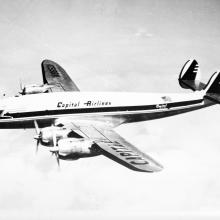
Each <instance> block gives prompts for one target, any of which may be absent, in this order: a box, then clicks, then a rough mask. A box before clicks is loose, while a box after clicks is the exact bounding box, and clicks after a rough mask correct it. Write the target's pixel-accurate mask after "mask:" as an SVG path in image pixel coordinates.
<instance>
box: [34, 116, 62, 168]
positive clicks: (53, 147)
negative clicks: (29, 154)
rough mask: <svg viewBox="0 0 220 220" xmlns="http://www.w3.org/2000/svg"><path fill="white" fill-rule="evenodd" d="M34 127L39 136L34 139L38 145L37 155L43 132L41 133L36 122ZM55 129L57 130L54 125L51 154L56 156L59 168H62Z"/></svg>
mask: <svg viewBox="0 0 220 220" xmlns="http://www.w3.org/2000/svg"><path fill="white" fill-rule="evenodd" d="M34 127H35V131H36V134H37V135H35V136H34V139H36V140H37V144H36V153H37V152H38V148H39V144H40V141H41V139H42V132H41V130H40V128H39V126H38V123H37V121H36V120H34ZM54 128H55V126H54V125H52V126H51V130H52V143H53V146H52V147H50V152H51V153H52V155H55V156H56V161H57V164H58V168H60V160H59V147H58V146H57V137H56V131H55V129H54Z"/></svg>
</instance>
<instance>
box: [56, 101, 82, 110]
mask: <svg viewBox="0 0 220 220" xmlns="http://www.w3.org/2000/svg"><path fill="white" fill-rule="evenodd" d="M79 104H80V102H69V103H64V102H58V103H57V107H58V108H65V109H66V108H76V107H79Z"/></svg>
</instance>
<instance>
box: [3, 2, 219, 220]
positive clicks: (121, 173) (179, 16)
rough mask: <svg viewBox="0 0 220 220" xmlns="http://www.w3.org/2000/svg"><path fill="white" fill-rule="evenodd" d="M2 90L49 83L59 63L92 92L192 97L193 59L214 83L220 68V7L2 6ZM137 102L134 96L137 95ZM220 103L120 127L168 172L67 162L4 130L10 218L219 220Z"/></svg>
mask: <svg viewBox="0 0 220 220" xmlns="http://www.w3.org/2000/svg"><path fill="white" fill-rule="evenodd" d="M0 4H1V7H0V39H1V40H0V51H1V53H0V67H1V73H0V74H1V81H0V92H1V93H2V94H3V93H6V94H7V96H10V95H14V94H16V93H17V92H18V90H19V80H21V81H22V82H23V83H24V84H28V83H42V76H41V67H40V63H41V61H42V60H43V59H51V60H54V61H56V62H58V63H59V64H60V65H61V66H63V67H64V69H65V70H66V71H67V72H68V73H69V75H70V76H71V78H72V79H73V80H74V81H75V83H76V84H77V85H78V87H79V88H80V89H81V90H82V91H121V92H123V91H127V92H133V91H135V92H160V93H161V92H162V93H163V92H164V93H170V92H174V93H177V92H186V93H188V92H190V91H186V90H183V89H182V88H180V86H179V84H178V74H179V72H180V70H181V68H182V65H183V64H184V63H185V62H186V61H187V60H188V59H190V58H196V59H197V60H198V62H199V63H200V67H201V72H202V80H203V81H204V82H207V81H208V79H209V77H210V76H211V74H212V73H214V71H216V70H218V68H219V67H220V60H219V57H218V54H219V50H220V45H219V44H218V42H219V40H220V25H219V19H220V17H219V10H220V3H219V1H207V0H206V1H205V0H198V1H196V0H195V1H175V0H170V1H168V0H167V1H158V0H156V1H153V0H152V1H150V0H148V1H138V0H133V1H131V0H126V1H125V0H124V1H123V0H111V1H110V0H106V1H102V0H81V1H79V0H78V1H77V0H73V1H67V0H63V1H58V0H53V1H52V0H46V1H39V0H38V1H36V0H32V1H30V0H22V1H21V0H16V1H0ZM128 98H129V97H128ZM218 120H220V116H219V106H217V105H216V106H213V107H210V108H207V109H203V110H200V111H196V112H192V113H188V114H183V115H179V116H175V117H172V118H165V119H161V120H155V121H147V122H141V123H137V124H129V125H122V126H120V127H118V128H117V129H116V131H117V132H118V133H119V134H120V135H122V136H123V137H124V138H126V139H127V140H128V141H130V142H131V143H132V144H134V145H136V146H137V147H138V148H139V149H140V150H142V151H143V152H145V153H147V154H149V155H151V156H152V157H153V158H155V159H156V160H157V161H159V162H160V163H161V164H163V166H164V170H163V171H162V172H159V173H153V174H147V173H139V172H134V171H131V170H129V169H126V168H125V167H123V166H120V165H119V164H116V163H115V162H113V161H111V160H109V159H108V158H105V157H104V156H99V157H94V158H89V159H80V160H78V161H74V162H68V161H61V170H60V171H58V170H57V165H56V161H55V158H53V157H51V155H50V154H49V153H48V152H47V151H46V150H45V149H44V148H40V149H39V153H38V154H37V155H35V144H36V143H35V140H34V139H33V137H34V135H35V131H34V130H13V131H12V130H1V131H0V142H1V148H0V174H1V184H0V218H1V219H15V218H16V219H60V218H61V217H65V218H66V219H73V217H75V218H77V219H87V218H89V219H102V218H103V217H104V218H106V219H112V218H113V217H114V218H116V217H120V218H121V219H123V218H126V219H133V218H134V217H139V218H140V219H142V218H143V219H144V218H146V217H150V218H151V219H174V218H176V217H177V216H178V218H179V219H203V218H204V219H205V218H207V216H208V217H209V219H217V218H219V215H220V213H219V206H220V191H219V188H220V177H219V176H220V169H219V167H220V160H219V157H220V147H219V138H218V137H219V133H218V126H219V123H218Z"/></svg>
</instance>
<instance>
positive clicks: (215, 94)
mask: <svg viewBox="0 0 220 220" xmlns="http://www.w3.org/2000/svg"><path fill="white" fill-rule="evenodd" d="M204 90H205V91H206V95H205V98H208V99H210V100H212V101H214V102H217V103H219V104H220V72H215V73H214V74H213V75H212V77H211V78H210V80H209V82H208V83H207V85H206V87H205V89H204Z"/></svg>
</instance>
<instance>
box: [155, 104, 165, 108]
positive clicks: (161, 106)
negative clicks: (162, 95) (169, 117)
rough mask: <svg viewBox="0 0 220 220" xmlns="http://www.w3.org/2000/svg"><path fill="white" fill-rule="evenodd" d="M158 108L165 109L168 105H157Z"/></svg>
mask: <svg viewBox="0 0 220 220" xmlns="http://www.w3.org/2000/svg"><path fill="white" fill-rule="evenodd" d="M156 108H158V109H165V108H167V104H166V103H165V104H157V105H156Z"/></svg>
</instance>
